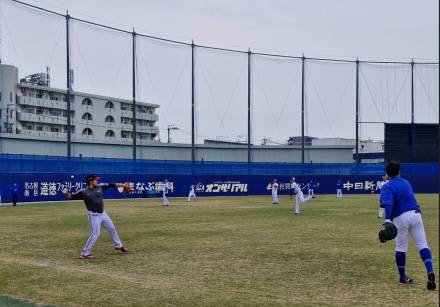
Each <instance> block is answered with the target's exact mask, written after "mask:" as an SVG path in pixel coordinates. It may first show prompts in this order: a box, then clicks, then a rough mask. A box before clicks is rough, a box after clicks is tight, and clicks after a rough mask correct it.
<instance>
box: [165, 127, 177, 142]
mask: <svg viewBox="0 0 440 307" xmlns="http://www.w3.org/2000/svg"><path fill="white" fill-rule="evenodd" d="M167 130H168V141H167V143H171V130H179V128H178V127H177V126H174V125H168V128H167Z"/></svg>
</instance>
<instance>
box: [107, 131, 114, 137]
mask: <svg viewBox="0 0 440 307" xmlns="http://www.w3.org/2000/svg"><path fill="white" fill-rule="evenodd" d="M105 137H106V138H114V137H115V132H114V131H113V130H107V131H106V132H105Z"/></svg>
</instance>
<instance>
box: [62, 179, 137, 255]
mask: <svg viewBox="0 0 440 307" xmlns="http://www.w3.org/2000/svg"><path fill="white" fill-rule="evenodd" d="M99 180H100V177H98V176H96V175H95V174H91V175H88V176H87V177H86V182H87V187H86V188H85V189H82V190H80V191H78V192H77V193H75V194H71V193H70V192H69V190H68V189H67V188H64V189H63V194H64V195H65V196H66V198H67V199H71V200H77V199H82V200H84V203H85V205H86V208H87V218H88V220H89V225H90V237H89V239H88V240H87V242H86V244H85V246H84V248H83V251H82V253H81V258H82V259H94V258H95V257H94V256H92V254H91V251H92V248H93V246H94V245H95V243H96V241H97V240H98V238H99V235H100V233H101V226H102V227H104V228H105V229H106V230H107V231H108V233H109V234H110V236H111V237H112V240H113V246H114V248H115V249H116V250H119V251H121V252H123V253H126V252H128V249H127V247H126V246H124V245H123V244H122V242H121V239H120V238H119V236H118V233H117V232H116V229H115V225H113V222H112V220H111V218H110V217H109V216H108V214H107V212H105V210H104V201H103V198H102V194H103V192H104V191H105V190H108V189H109V188H117V187H123V188H124V189H127V190H130V189H131V188H130V186H129V185H128V184H122V183H109V184H100V183H99Z"/></svg>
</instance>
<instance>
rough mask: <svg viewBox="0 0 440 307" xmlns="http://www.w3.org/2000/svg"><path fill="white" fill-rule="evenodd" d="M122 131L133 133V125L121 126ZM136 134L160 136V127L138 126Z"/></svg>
mask: <svg viewBox="0 0 440 307" xmlns="http://www.w3.org/2000/svg"><path fill="white" fill-rule="evenodd" d="M121 130H123V131H130V132H132V131H133V125H128V124H126V125H124V124H122V125H121ZM136 132H140V133H152V134H158V133H159V127H158V126H154V127H146V126H139V125H137V126H136Z"/></svg>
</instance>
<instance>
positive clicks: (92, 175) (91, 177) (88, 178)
mask: <svg viewBox="0 0 440 307" xmlns="http://www.w3.org/2000/svg"><path fill="white" fill-rule="evenodd" d="M95 179H96V180H100V179H101V177H99V176H98V175H96V174H90V175H87V177H86V182H87V183H89V182H90V181H92V180H95Z"/></svg>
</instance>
